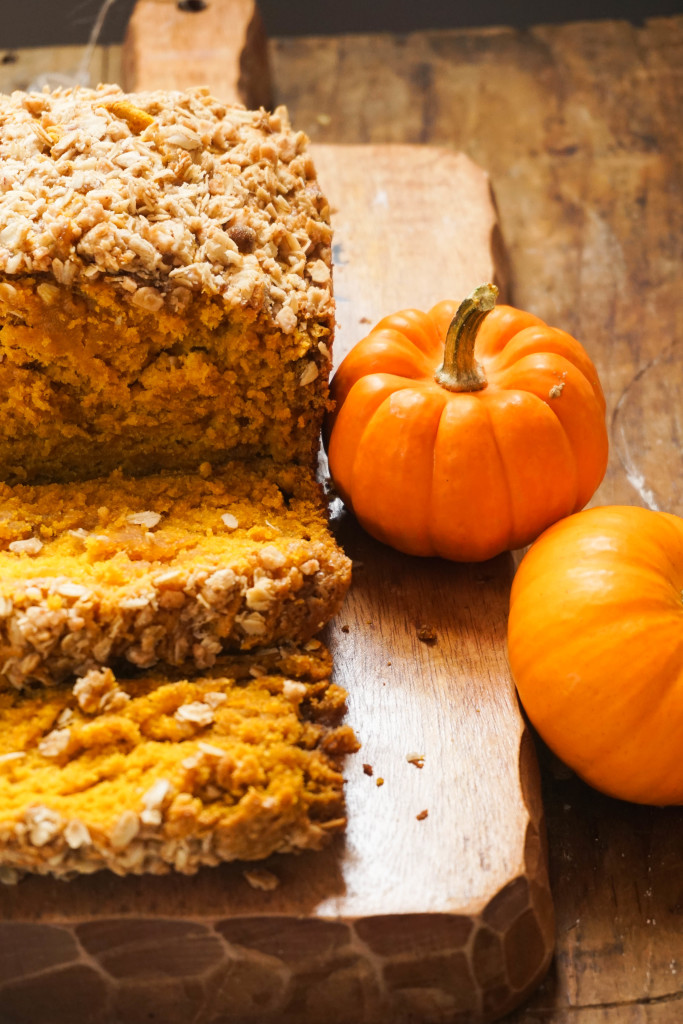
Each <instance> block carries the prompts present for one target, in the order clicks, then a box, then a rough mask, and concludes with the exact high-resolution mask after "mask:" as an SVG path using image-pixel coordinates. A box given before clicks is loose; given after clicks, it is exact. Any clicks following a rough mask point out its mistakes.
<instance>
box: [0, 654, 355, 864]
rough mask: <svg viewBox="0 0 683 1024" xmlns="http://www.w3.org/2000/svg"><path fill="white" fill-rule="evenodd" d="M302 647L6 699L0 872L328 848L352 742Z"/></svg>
mask: <svg viewBox="0 0 683 1024" xmlns="http://www.w3.org/2000/svg"><path fill="white" fill-rule="evenodd" d="M308 646H309V650H306V649H300V650H296V649H292V648H286V649H282V650H277V649H271V650H265V651H259V652H257V653H254V654H251V655H243V656H241V657H236V658H229V657H223V658H221V659H220V660H219V662H217V663H216V665H215V666H214V667H213V668H212V669H211V670H210V671H209V672H208V673H206V674H204V675H201V676H198V677H194V678H190V679H187V678H183V676H182V674H180V673H175V675H170V674H168V673H160V672H158V671H155V672H154V673H153V674H145V675H142V676H140V677H138V678H135V679H121V678H118V679H117V678H116V677H115V676H114V674H113V673H112V671H111V669H108V668H107V669H95V670H92V671H90V672H88V673H87V674H86V675H85V676H84V677H82V678H81V679H79V680H78V681H77V682H76V683H75V685H74V686H73V687H70V686H59V687H45V688H42V689H40V690H36V691H34V692H32V693H29V692H28V691H22V692H17V691H12V692H5V693H2V694H0V875H2V876H3V878H4V880H5V881H12V880H15V879H16V875H17V872H22V871H31V872H37V873H40V874H53V875H58V876H69V875H70V874H72V873H75V872H79V873H83V872H92V871H97V870H99V869H101V868H109V869H110V870H112V871H115V872H116V873H117V874H127V873H135V874H140V873H143V872H152V873H155V874H162V873H165V872H167V871H169V870H171V869H175V870H176V871H181V872H183V873H186V874H190V873H193V872H195V871H196V870H197V868H198V867H199V866H200V865H202V864H208V865H211V864H218V863H219V862H221V861H226V860H233V859H237V858H239V859H244V860H255V859H258V858H262V857H266V856H268V855H269V854H271V853H274V852H289V851H298V850H304V849H319V848H320V847H322V846H323V845H324V844H325V843H326V842H327V841H328V839H329V838H330V836H331V835H332V834H334V833H335V832H338V831H341V830H342V829H343V828H344V825H345V810H344V798H343V779H342V775H341V772H340V765H339V759H340V755H342V754H344V753H346V752H350V751H353V750H355V749H357V743H356V740H355V737H354V735H353V732H352V731H351V729H350V728H349V727H348V726H339V725H338V719H339V717H340V716H341V713H342V711H343V708H344V699H345V694H344V691H343V690H341V689H340V688H339V687H338V686H335V685H334V684H332V683H330V680H329V671H330V659H329V655H328V653H327V651H326V650H325V649H324V648H323V647H322V645H320V644H319V643H318V642H317V641H312V642H311V643H309V645H308Z"/></svg>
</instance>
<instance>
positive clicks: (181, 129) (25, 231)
mask: <svg viewBox="0 0 683 1024" xmlns="http://www.w3.org/2000/svg"><path fill="white" fill-rule="evenodd" d="M306 145H307V138H306V136H305V135H304V133H303V132H295V131H293V130H292V128H291V127H290V124H289V121H288V117H287V113H286V111H285V109H284V108H278V109H277V110H276V111H275V112H273V113H268V112H267V111H265V110H257V111H249V110H246V109H244V108H243V107H241V106H238V105H235V106H227V105H225V104H223V103H220V102H219V101H218V100H216V99H215V98H213V97H212V96H211V95H210V94H209V92H208V90H207V89H206V88H195V89H190V90H188V91H187V92H170V93H169V92H161V91H157V92H147V93H136V94H130V95H127V94H125V93H123V92H122V91H121V89H120V88H119V87H118V86H115V85H101V86H98V88H97V89H84V88H76V89H58V90H56V91H55V92H52V93H50V92H47V91H45V92H43V93H28V94H27V93H22V92H14V93H12V95H11V96H0V166H1V170H0V273H1V274H3V275H5V276H6V278H7V279H11V278H12V277H16V276H19V275H27V274H30V275H34V274H46V275H47V277H46V279H45V280H44V281H42V282H41V283H40V284H39V285H38V287H37V292H38V294H39V296H40V298H41V300H42V301H43V302H44V303H46V304H47V305H49V304H50V303H52V302H54V301H55V298H56V294H57V293H56V288H55V282H56V284H57V285H71V284H73V283H74V282H76V281H78V280H80V279H83V280H85V281H87V282H93V281H96V280H98V279H101V278H103V277H105V276H106V277H107V278H108V279H109V280H113V281H114V282H116V285H117V286H118V289H119V291H120V292H121V295H122V296H123V297H124V298H125V299H126V300H127V301H128V302H129V303H131V304H132V305H133V306H136V307H138V308H140V309H142V310H144V311H146V312H149V313H152V314H153V313H156V312H157V311H158V310H160V309H161V308H162V306H164V305H167V306H168V307H169V308H170V309H171V310H173V311H182V309H183V308H184V307H185V305H186V304H187V302H188V301H189V297H190V295H191V294H192V293H203V294H206V295H209V296H217V297H220V298H221V299H222V300H223V301H224V302H225V303H226V305H227V306H228V307H229V308H233V307H236V306H249V307H253V308H254V309H255V310H256V311H257V312H258V311H261V310H267V311H268V312H269V313H270V314H271V315H272V316H273V317H274V318H275V319H276V322H278V323H279V324H280V325H281V328H282V330H283V331H284V332H285V333H287V332H288V331H290V330H293V325H294V324H296V321H297V318H300V317H302V316H308V317H311V316H313V317H314V316H320V315H329V313H330V312H331V308H332V299H331V282H330V269H329V268H330V263H331V257H330V244H331V230H330V226H329V209H328V205H327V202H326V201H325V199H324V197H323V195H322V193H321V192H320V190H319V188H318V185H317V183H316V179H315V171H314V168H313V164H312V161H311V158H310V156H309V154H308V152H307V149H306ZM0 288H1V293H0V303H1V302H4V303H5V304H7V305H8V306H9V307H10V309H11V307H12V300H13V294H12V293H13V288H12V285H11V283H10V280H6V281H5V283H4V284H3V285H2V286H0ZM310 372H312V371H310Z"/></svg>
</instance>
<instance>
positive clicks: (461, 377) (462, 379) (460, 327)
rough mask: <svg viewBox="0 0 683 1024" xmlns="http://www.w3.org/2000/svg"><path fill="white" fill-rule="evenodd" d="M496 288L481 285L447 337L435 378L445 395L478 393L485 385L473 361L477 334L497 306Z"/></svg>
mask: <svg viewBox="0 0 683 1024" xmlns="http://www.w3.org/2000/svg"><path fill="white" fill-rule="evenodd" d="M497 295H498V289H497V288H496V286H495V284H482V285H480V286H479V287H478V288H475V289H474V291H473V292H472V294H471V295H470V296H469V297H468V298H466V299H463V301H462V302H461V303H460V305H459V306H458V312H457V313H456V314H455V316H454V317H453V319H452V320H451V324H450V327H449V328H448V333H447V334H446V346H445V351H444V357H443V364H442V365H441V367H440V368H439V369H438V370H437V371H436V373H435V374H434V379H435V380H436V382H437V384H440V385H441V386H442V387H444V388H446V389H447V390H448V391H481V390H482V388H485V387H486V385H487V383H488V381H487V380H486V377H485V376H484V371H483V369H482V368H481V366H480V365H479V363H478V362H477V361H476V359H475V358H474V344H475V342H476V340H477V331H478V330H479V328H480V327H481V325H482V322H483V321H484V318H485V317H487V316H488V314H489V313H490V312H491V310H492V309H493V307H494V306H495V304H496V296H497Z"/></svg>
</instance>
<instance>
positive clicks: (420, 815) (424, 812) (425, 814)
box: [415, 808, 429, 821]
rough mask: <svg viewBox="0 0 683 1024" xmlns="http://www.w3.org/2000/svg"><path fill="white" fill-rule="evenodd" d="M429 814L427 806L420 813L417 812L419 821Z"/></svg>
mask: <svg viewBox="0 0 683 1024" xmlns="http://www.w3.org/2000/svg"><path fill="white" fill-rule="evenodd" d="M428 815H429V811H428V810H427V809H426V808H425V810H424V811H420V813H419V814H416V815H415V817H416V818H417V820H418V821H424V820H425V818H426V817H427V816H428Z"/></svg>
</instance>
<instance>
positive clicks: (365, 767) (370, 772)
mask: <svg viewBox="0 0 683 1024" xmlns="http://www.w3.org/2000/svg"><path fill="white" fill-rule="evenodd" d="M363 771H364V772H365V774H366V775H373V774H374V768H373V767H372V765H371V764H364V765H363Z"/></svg>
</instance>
